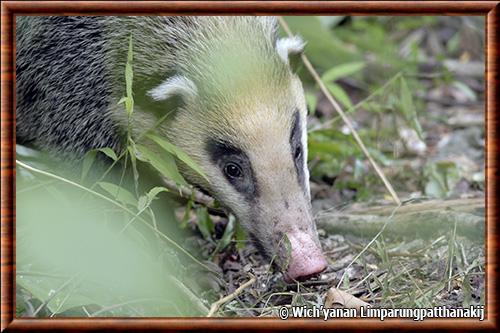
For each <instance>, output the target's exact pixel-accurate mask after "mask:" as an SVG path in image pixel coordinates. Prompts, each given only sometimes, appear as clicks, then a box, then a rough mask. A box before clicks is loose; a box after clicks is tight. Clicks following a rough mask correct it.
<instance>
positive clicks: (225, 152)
mask: <svg viewBox="0 0 500 333" xmlns="http://www.w3.org/2000/svg"><path fill="white" fill-rule="evenodd" d="M205 149H206V151H207V152H208V155H209V156H210V159H211V161H212V163H214V164H215V165H217V166H218V167H219V169H220V170H221V172H224V171H223V169H224V166H225V165H226V163H228V162H233V163H237V164H238V165H239V166H240V167H241V169H242V171H243V176H242V177H241V178H231V177H228V176H226V179H227V181H228V182H229V183H230V184H231V185H232V186H233V187H234V188H235V189H236V191H238V192H239V193H241V194H243V195H244V196H245V198H246V199H247V200H248V201H254V200H255V199H256V198H257V197H258V195H259V189H258V186H257V180H256V179H255V173H254V172H253V169H252V164H251V163H250V159H249V158H248V155H247V154H246V153H245V152H244V151H243V150H241V149H240V148H238V147H235V146H233V145H232V144H230V143H229V142H227V141H218V140H214V139H209V140H208V142H207V144H206V147H205Z"/></svg>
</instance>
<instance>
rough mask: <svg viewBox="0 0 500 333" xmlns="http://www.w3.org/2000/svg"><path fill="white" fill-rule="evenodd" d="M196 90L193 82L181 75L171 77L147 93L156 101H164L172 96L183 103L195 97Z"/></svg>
mask: <svg viewBox="0 0 500 333" xmlns="http://www.w3.org/2000/svg"><path fill="white" fill-rule="evenodd" d="M197 93H198V90H197V89H196V85H195V84H194V82H193V81H191V80H190V79H188V78H187V77H185V76H182V75H176V76H172V77H171V78H169V79H167V80H166V81H164V82H163V83H162V84H160V85H159V86H157V87H156V88H153V89H151V90H150V91H148V95H149V96H151V97H152V98H153V99H154V100H156V101H164V100H166V99H169V98H170V97H173V96H180V97H182V98H183V99H184V100H185V101H188V100H192V99H194V98H195V97H196V95H197Z"/></svg>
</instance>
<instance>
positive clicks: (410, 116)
mask: <svg viewBox="0 0 500 333" xmlns="http://www.w3.org/2000/svg"><path fill="white" fill-rule="evenodd" d="M400 82H401V94H400V98H401V108H400V110H401V113H402V115H403V117H404V119H405V120H406V122H407V124H408V126H410V127H411V128H413V129H414V130H415V132H417V135H418V137H419V139H420V140H423V131H422V127H421V126H420V123H419V121H418V119H417V110H416V109H415V103H414V101H413V97H412V94H411V92H410V89H409V88H408V85H407V83H406V80H405V79H404V77H402V76H401V79H400Z"/></svg>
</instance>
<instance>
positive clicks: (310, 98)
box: [305, 92, 318, 114]
mask: <svg viewBox="0 0 500 333" xmlns="http://www.w3.org/2000/svg"><path fill="white" fill-rule="evenodd" d="M305 97H306V103H307V109H308V110H309V114H314V112H315V111H316V106H317V105H318V96H316V94H313V93H310V92H306V96H305Z"/></svg>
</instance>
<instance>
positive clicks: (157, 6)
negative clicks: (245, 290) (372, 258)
mask: <svg viewBox="0 0 500 333" xmlns="http://www.w3.org/2000/svg"><path fill="white" fill-rule="evenodd" d="M41 14H45V15H47V14H58V15H75V14H84V15H90V14H101V15H102V14H106V15H110V14H136V15H147V14H150V15H153V14H155V15H158V14H163V15H167V14H171V15H192V14H200V15H203V14H206V15H210V14H236V15H240V14H247V15H282V14H287V15H313V14H323V15H335V14H350V15H482V16H485V17H486V50H485V52H486V82H487V83H486V88H487V90H486V150H487V152H486V232H487V237H486V246H487V255H486V263H487V274H486V281H487V284H486V295H487V306H486V309H487V319H486V320H485V321H483V322H479V321H477V320H465V319H458V320H453V319H442V320H437V319H435V320H426V321H423V322H418V323H416V322H413V321H411V320H397V319H394V320H385V321H384V322H380V321H378V320H360V319H349V320H329V321H327V322H324V321H322V320H308V319H293V320H287V321H281V320H279V319H273V318H258V319H256V318H216V319H207V318H95V319H94V318H93V319H81V318H78V319H71V318H64V319H63V318H57V319H24V318H19V319H18V318H15V281H14V277H15V181H14V179H15V149H14V148H15V117H14V114H15V112H14V105H15V94H14V93H13V91H14V76H15V74H14V68H15V66H14V64H15V59H14V40H13V36H14V16H15V15H41ZM498 17H499V1H415V2H410V1H401V2H398V1H304V2H302V1H169V2H166V1H165V2H162V1H120V2H106V1H71V2H69V1H68V2H64V1H40V2H35V1H4V2H2V3H1V18H2V24H1V36H2V42H1V58H2V59H1V250H2V253H1V331H3V330H5V329H7V330H8V331H26V330H35V331H42V330H43V331H47V330H52V329H62V330H67V331H70V330H71V331H83V330H106V331H107V330H146V329H147V330H157V331H158V330H175V331H178V330H202V329H203V330H222V329H244V328H253V329H262V330H270V329H273V330H281V329H301V330H303V329H306V330H309V329H323V330H325V329H329V330H331V329H333V328H338V329H342V330H358V331H359V330H362V329H368V328H372V329H375V328H377V329H392V330H396V329H412V328H413V329H414V328H421V329H431V330H435V329H439V330H455V329H459V330H468V329H482V330H488V331H490V330H491V331H493V330H498V328H499V325H498V321H499V318H498V292H497V291H496V290H497V289H496V287H498V285H497V274H498V269H499V267H498V255H497V251H498V249H499V246H498V236H499V232H498V226H497V221H498V204H497V197H496V193H497V192H498V154H497V153H498V152H499V146H498V133H499V132H498V125H499V124H498V118H497V116H498V112H499V109H498V101H497V98H498V96H499V88H498V84H499V80H498V70H499V53H498V52H499V51H498V45H499V43H498V42H499V40H498V39H499V36H500V34H499V25H498Z"/></svg>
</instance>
